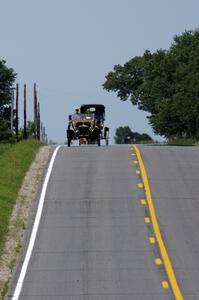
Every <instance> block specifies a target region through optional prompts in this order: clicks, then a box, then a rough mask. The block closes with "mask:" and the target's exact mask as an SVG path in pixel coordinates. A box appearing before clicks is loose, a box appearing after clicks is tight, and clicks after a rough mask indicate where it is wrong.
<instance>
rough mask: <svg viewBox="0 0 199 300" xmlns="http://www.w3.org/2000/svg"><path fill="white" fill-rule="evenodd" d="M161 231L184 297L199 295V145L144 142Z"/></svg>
mask: <svg viewBox="0 0 199 300" xmlns="http://www.w3.org/2000/svg"><path fill="white" fill-rule="evenodd" d="M139 148H140V149H141V153H142V156H143V160H144V163H145V166H146V168H147V171H148V177H149V182H150V186H151V189H152V197H153V201H154V205H155V208H156V212H157V216H158V221H159V225H160V228H161V232H162V234H163V237H164V241H165V243H166V247H167V250H168V253H169V255H170V258H171V260H172V264H173V267H174V270H175V273H176V277H177V280H178V282H179V284H180V286H181V290H182V293H183V295H184V299H186V300H198V299H199V148H198V147H173V146H172V147H165V146H164V147H151V146H141V147H139Z"/></svg>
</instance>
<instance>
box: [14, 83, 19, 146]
mask: <svg viewBox="0 0 199 300" xmlns="http://www.w3.org/2000/svg"><path fill="white" fill-rule="evenodd" d="M15 132H16V140H17V141H18V140H19V84H18V83H17V85H16V127H15Z"/></svg>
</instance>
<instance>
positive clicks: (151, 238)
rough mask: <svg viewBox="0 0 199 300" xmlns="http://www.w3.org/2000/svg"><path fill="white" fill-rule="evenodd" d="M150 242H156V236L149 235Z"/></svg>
mask: <svg viewBox="0 0 199 300" xmlns="http://www.w3.org/2000/svg"><path fill="white" fill-rule="evenodd" d="M149 242H150V243H151V244H155V238H154V237H153V236H150V237H149Z"/></svg>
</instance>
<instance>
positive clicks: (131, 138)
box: [114, 126, 153, 144]
mask: <svg viewBox="0 0 199 300" xmlns="http://www.w3.org/2000/svg"><path fill="white" fill-rule="evenodd" d="M114 139H115V143H116V144H132V143H152V142H153V139H152V138H151V137H150V136H149V135H148V134H147V133H139V132H136V131H135V132H133V131H132V130H131V128H130V127H129V126H120V127H118V128H117V129H116V132H115V137H114Z"/></svg>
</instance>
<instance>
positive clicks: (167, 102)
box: [103, 30, 199, 139]
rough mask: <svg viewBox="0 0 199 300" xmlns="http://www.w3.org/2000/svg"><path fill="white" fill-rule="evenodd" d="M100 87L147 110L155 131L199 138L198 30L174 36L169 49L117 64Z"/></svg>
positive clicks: (175, 135) (147, 53)
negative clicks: (122, 64)
mask: <svg viewBox="0 0 199 300" xmlns="http://www.w3.org/2000/svg"><path fill="white" fill-rule="evenodd" d="M103 88H104V89H105V90H107V91H109V92H110V91H113V92H116V93H117V96H118V97H119V98H120V100H122V101H126V100H130V101H131V102H132V104H133V105H136V106H137V107H138V108H139V109H141V110H144V111H147V112H149V113H150V115H149V117H148V118H149V123H150V124H151V126H152V128H153V130H154V132H155V133H156V134H160V135H163V136H165V137H167V138H170V137H175V138H176V137H184V138H194V139H198V138H199V116H198V115H199V114H198V112H199V30H195V31H186V32H184V33H182V34H181V35H179V36H175V37H174V41H173V43H172V45H171V47H170V49H169V50H162V49H160V50H158V51H156V52H155V53H151V52H150V51H148V50H146V51H145V53H144V54H143V56H140V57H134V58H133V59H131V60H130V61H128V62H127V63H126V64H124V66H120V65H116V66H115V67H114V69H113V71H112V72H110V73H109V74H108V75H107V76H106V81H105V83H104V84H103Z"/></svg>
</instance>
